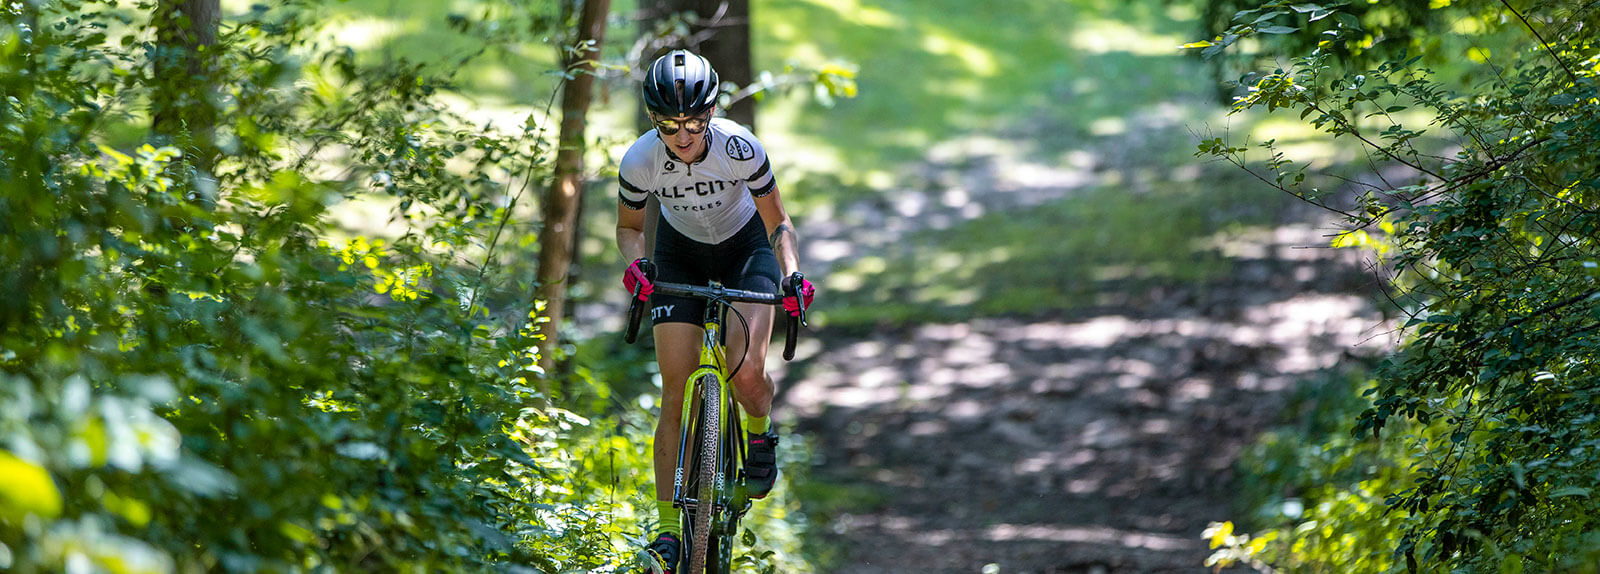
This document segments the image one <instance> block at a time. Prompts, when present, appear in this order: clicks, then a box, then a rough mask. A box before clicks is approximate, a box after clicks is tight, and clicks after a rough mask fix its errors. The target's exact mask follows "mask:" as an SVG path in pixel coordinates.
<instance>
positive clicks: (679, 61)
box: [672, 54, 683, 66]
mask: <svg viewBox="0 0 1600 574" xmlns="http://www.w3.org/2000/svg"><path fill="white" fill-rule="evenodd" d="M672 65H674V66H682V65H683V54H676V55H674V56H673V57H672Z"/></svg>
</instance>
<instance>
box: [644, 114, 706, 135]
mask: <svg viewBox="0 0 1600 574" xmlns="http://www.w3.org/2000/svg"><path fill="white" fill-rule="evenodd" d="M709 123H710V120H707V119H704V118H693V119H688V120H682V121H679V120H656V131H658V132H661V135H664V136H670V135H674V134H677V133H678V130H679V129H685V130H689V133H691V134H699V133H702V132H704V131H706V125H708V124H709Z"/></svg>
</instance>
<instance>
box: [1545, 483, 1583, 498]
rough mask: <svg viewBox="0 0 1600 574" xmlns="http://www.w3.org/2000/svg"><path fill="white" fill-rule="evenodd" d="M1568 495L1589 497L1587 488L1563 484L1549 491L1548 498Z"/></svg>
mask: <svg viewBox="0 0 1600 574" xmlns="http://www.w3.org/2000/svg"><path fill="white" fill-rule="evenodd" d="M1568 496H1581V497H1584V498H1589V489H1587V488H1584V487H1581V486H1563V487H1561V488H1557V489H1553V490H1551V491H1550V498H1565V497H1568Z"/></svg>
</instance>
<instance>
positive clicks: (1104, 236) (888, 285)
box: [818, 174, 1293, 327]
mask: <svg viewBox="0 0 1600 574" xmlns="http://www.w3.org/2000/svg"><path fill="white" fill-rule="evenodd" d="M1291 201H1293V200H1292V199H1289V198H1287V197H1286V196H1284V195H1282V194H1281V193H1280V192H1277V191H1273V190H1269V189H1265V188H1263V187H1261V186H1258V185H1248V183H1247V182H1245V181H1244V180H1243V179H1242V178H1241V177H1239V176H1237V175H1233V174H1223V175H1209V176H1206V177H1204V178H1203V179H1202V180H1201V181H1197V182H1188V183H1179V182H1165V183H1159V184H1156V185H1155V186H1154V187H1152V188H1151V189H1150V190H1149V191H1146V192H1142V193H1135V192H1130V191H1129V190H1128V189H1127V188H1126V187H1123V186H1103V187H1097V188H1093V189H1087V190H1084V191H1083V192H1082V193H1079V194H1077V195H1073V196H1070V197H1068V198H1065V199H1062V200H1058V201H1055V202H1053V203H1049V204H1046V205H1042V206H1039V207H1038V208H1035V209H1031V210H1028V211H1026V212H1021V213H995V214H990V215H985V216H982V217H979V218H976V219H973V220H970V221H967V222H964V223H962V224H960V225H957V226H955V227H953V228H951V229H946V230H937V231H926V232H921V233H917V234H914V235H913V236H912V237H910V238H908V239H907V240H905V241H903V242H900V243H899V244H898V246H897V248H896V249H894V250H893V251H892V252H889V253H883V254H879V255H874V256H868V257H863V258H861V259H859V260H857V261H855V262H853V263H852V264H851V265H849V266H847V267H845V268H843V269H840V270H837V271H835V272H834V273H833V274H832V276H830V277H829V279H828V284H827V285H828V287H829V291H828V305H827V306H826V307H825V308H823V309H822V313H821V314H820V315H819V317H818V319H819V321H823V322H825V324H827V325H828V326H830V327H858V326H859V327H868V326H872V325H880V324H885V323H887V324H901V323H914V322H928V321H962V320H969V319H973V318H977V317H989V316H1003V315H1022V316H1039V315H1060V314H1070V313H1072V312H1075V311H1078V310H1082V309H1084V308H1088V307H1095V306H1105V305H1114V304H1118V303H1121V302H1124V301H1126V300H1127V299H1128V298H1129V297H1131V296H1135V295H1137V294H1138V293H1139V292H1140V291H1143V290H1147V289H1150V288H1152V287H1156V286H1171V285H1200V284H1203V283H1205V282H1207V281H1210V280H1213V279H1216V278H1218V277H1222V276H1225V275H1226V274H1228V273H1229V272H1230V270H1231V269H1232V265H1233V264H1232V262H1231V261H1230V259H1229V258H1227V257H1226V256H1224V255H1223V254H1222V253H1220V252H1218V251H1217V250H1216V249H1215V248H1214V247H1213V246H1212V243H1211V241H1210V240H1211V238H1213V237H1214V236H1215V235H1216V234H1218V233H1224V232H1230V231H1238V230H1241V229H1244V228H1249V227H1262V226H1268V225H1271V224H1273V223H1275V222H1276V220H1277V219H1278V217H1279V215H1280V214H1281V213H1282V211H1283V209H1284V208H1285V206H1286V204H1287V203H1289V202H1291Z"/></svg>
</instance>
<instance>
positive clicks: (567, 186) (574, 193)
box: [539, 0, 611, 373]
mask: <svg viewBox="0 0 1600 574" xmlns="http://www.w3.org/2000/svg"><path fill="white" fill-rule="evenodd" d="M610 7H611V0H583V12H582V14H581V15H580V16H579V19H578V34H577V36H578V38H577V42H575V45H577V46H581V47H582V49H581V50H580V51H578V52H576V53H573V52H568V51H566V50H565V49H564V48H563V50H562V59H563V61H564V62H565V64H566V70H567V73H568V74H570V76H571V78H570V79H568V80H567V83H566V86H565V87H563V88H562V90H561V139H560V148H559V150H558V151H557V152H556V165H555V183H554V185H551V186H550V188H549V189H548V190H546V192H545V198H544V209H543V211H544V232H543V233H542V234H540V236H539V242H540V245H539V297H540V298H541V299H543V300H544V301H545V313H544V316H545V317H548V318H549V321H546V322H545V323H543V324H541V325H540V326H539V331H540V333H542V334H543V335H544V341H545V342H544V345H543V348H544V352H543V353H542V354H541V355H540V359H539V360H540V362H541V363H542V364H541V365H540V366H542V367H544V369H545V372H546V373H550V372H554V366H555V358H556V357H555V350H556V349H557V348H559V346H560V344H561V338H560V333H561V323H562V319H563V318H564V317H565V315H566V311H565V309H566V299H567V288H568V287H570V283H569V281H568V279H569V276H570V274H571V269H572V253H573V246H574V245H575V244H576V243H577V238H576V237H575V236H574V232H573V230H574V229H575V228H576V225H575V224H576V222H577V212H578V202H579V201H580V199H581V197H580V196H579V193H581V192H582V191H583V150H584V139H585V135H584V132H585V129H586V127H587V125H588V114H589V101H590V99H591V95H592V93H593V91H594V71H595V65H594V62H595V61H596V60H598V59H599V58H600V47H601V46H602V45H604V43H605V36H606V12H607V11H609V10H610Z"/></svg>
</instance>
